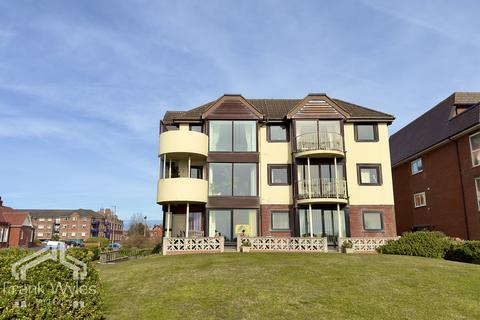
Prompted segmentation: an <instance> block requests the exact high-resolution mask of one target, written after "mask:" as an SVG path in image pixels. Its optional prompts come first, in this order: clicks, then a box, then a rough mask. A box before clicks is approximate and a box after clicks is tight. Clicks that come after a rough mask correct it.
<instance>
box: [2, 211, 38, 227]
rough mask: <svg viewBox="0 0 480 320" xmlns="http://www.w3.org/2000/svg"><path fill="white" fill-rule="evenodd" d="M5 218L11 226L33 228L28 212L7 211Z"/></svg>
mask: <svg viewBox="0 0 480 320" xmlns="http://www.w3.org/2000/svg"><path fill="white" fill-rule="evenodd" d="M3 217H4V218H5V220H6V221H7V222H8V223H10V225H11V226H17V227H18V226H29V227H31V226H32V223H31V221H30V215H29V214H28V212H17V211H6V212H3Z"/></svg>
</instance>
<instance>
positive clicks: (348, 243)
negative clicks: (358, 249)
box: [342, 240, 353, 249]
mask: <svg viewBox="0 0 480 320" xmlns="http://www.w3.org/2000/svg"><path fill="white" fill-rule="evenodd" d="M342 248H343V249H347V248H348V249H351V248H353V243H352V241H350V240H347V241H343V243H342Z"/></svg>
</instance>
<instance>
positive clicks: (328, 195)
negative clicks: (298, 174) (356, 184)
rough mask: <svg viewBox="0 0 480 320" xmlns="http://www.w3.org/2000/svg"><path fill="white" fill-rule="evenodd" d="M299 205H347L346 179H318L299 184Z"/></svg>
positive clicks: (303, 181)
mask: <svg viewBox="0 0 480 320" xmlns="http://www.w3.org/2000/svg"><path fill="white" fill-rule="evenodd" d="M297 187H298V192H297V203H298V204H309V203H310V204H313V203H325V204H327V203H347V181H346V180H344V179H332V178H321V179H319V178H316V179H311V180H310V182H309V181H308V180H299V181H298V182H297Z"/></svg>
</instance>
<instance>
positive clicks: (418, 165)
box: [411, 158, 423, 174]
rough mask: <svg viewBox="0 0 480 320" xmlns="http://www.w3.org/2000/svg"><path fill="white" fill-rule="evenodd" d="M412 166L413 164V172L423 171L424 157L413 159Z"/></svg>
mask: <svg viewBox="0 0 480 320" xmlns="http://www.w3.org/2000/svg"><path fill="white" fill-rule="evenodd" d="M411 166H412V174H417V173H420V172H422V171H423V164H422V158H418V159H416V160H413V161H412V163H411Z"/></svg>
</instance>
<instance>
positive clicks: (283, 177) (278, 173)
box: [268, 164, 290, 186]
mask: <svg viewBox="0 0 480 320" xmlns="http://www.w3.org/2000/svg"><path fill="white" fill-rule="evenodd" d="M268 184H269V185H270V186H284V185H289V184H290V166H289V165H288V164H285V165H283V164H271V165H268Z"/></svg>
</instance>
